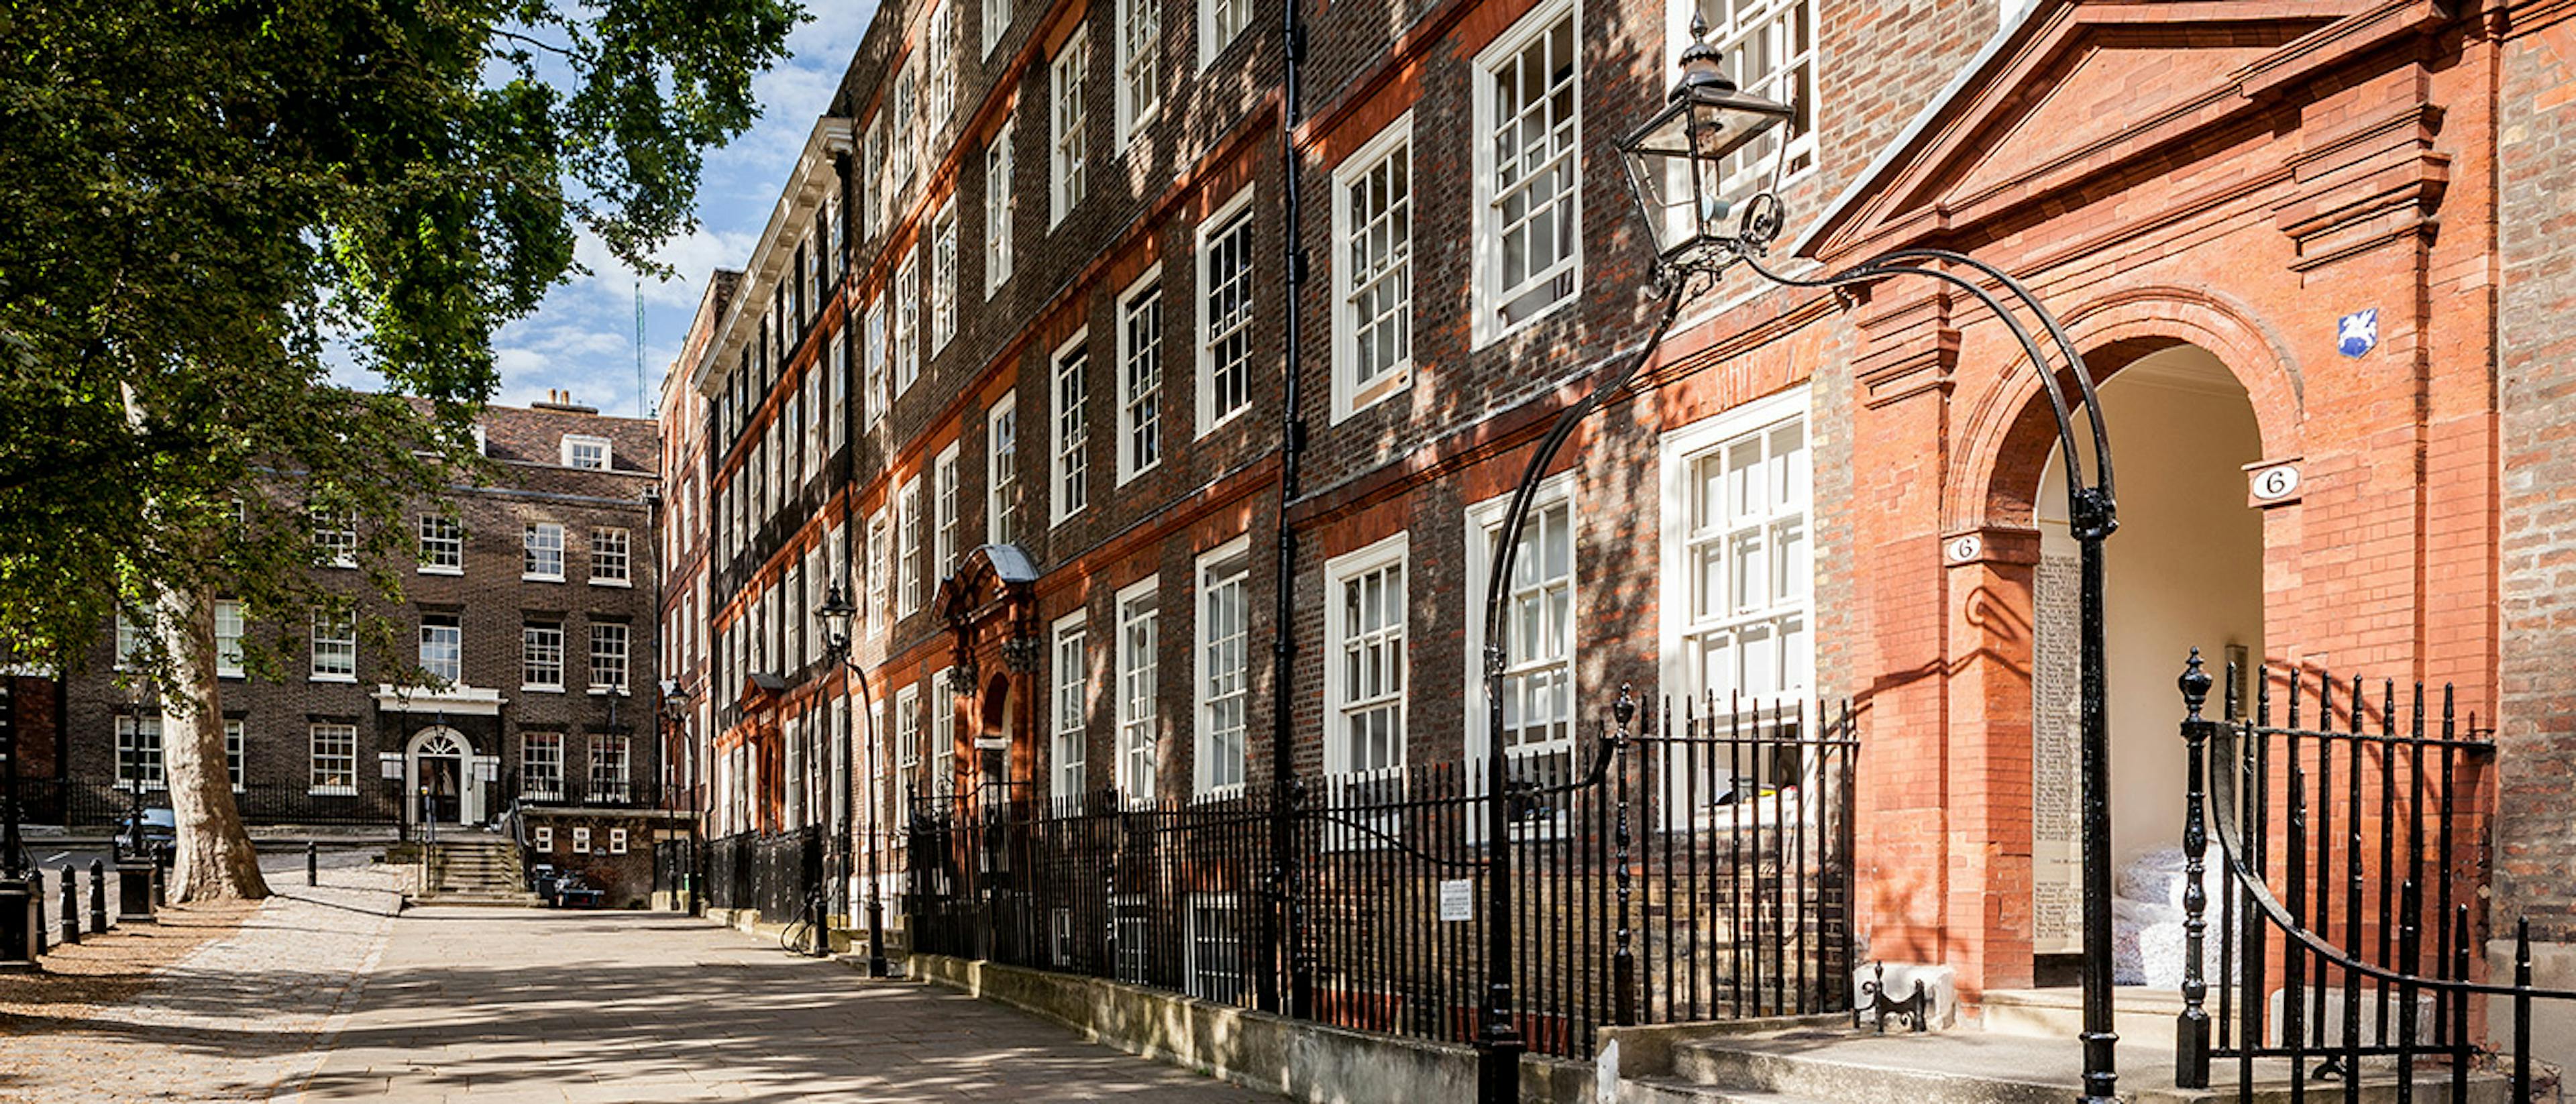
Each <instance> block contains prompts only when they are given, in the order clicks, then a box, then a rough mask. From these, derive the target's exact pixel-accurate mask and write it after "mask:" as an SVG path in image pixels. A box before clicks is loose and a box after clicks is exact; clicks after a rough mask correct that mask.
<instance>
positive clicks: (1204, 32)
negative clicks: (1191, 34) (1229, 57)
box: [1197, 0, 1252, 73]
mask: <svg viewBox="0 0 2576 1104" xmlns="http://www.w3.org/2000/svg"><path fill="white" fill-rule="evenodd" d="M1197 7H1198V16H1199V33H1198V39H1199V72H1202V73H1204V72H1207V69H1208V66H1211V65H1214V64H1216V59H1217V55H1219V54H1222V53H1224V52H1225V50H1226V47H1228V46H1232V45H1234V40H1235V39H1238V38H1241V37H1243V32H1245V31H1247V30H1249V29H1251V27H1252V0H1199V2H1198V4H1197ZM1229 13H1230V14H1231V15H1232V16H1233V18H1232V26H1226V25H1225V24H1226V22H1227V20H1226V19H1225V18H1224V17H1225V16H1226V15H1228V14H1229Z"/></svg>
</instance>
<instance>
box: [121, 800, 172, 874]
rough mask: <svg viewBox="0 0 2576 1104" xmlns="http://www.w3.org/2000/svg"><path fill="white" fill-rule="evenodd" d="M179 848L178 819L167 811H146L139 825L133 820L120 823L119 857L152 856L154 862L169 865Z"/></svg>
mask: <svg viewBox="0 0 2576 1104" xmlns="http://www.w3.org/2000/svg"><path fill="white" fill-rule="evenodd" d="M178 846H179V818H178V816H177V814H175V813H172V812H171V811H170V810H168V809H145V810H143V819H142V822H141V823H140V824H137V823H136V822H135V821H133V820H123V821H119V822H117V826H116V853H117V854H119V855H132V856H137V857H141V856H146V855H148V856H150V857H151V858H152V861H154V862H157V863H163V864H167V863H168V862H169V861H170V860H171V858H172V857H173V856H174V855H175V854H176V852H177V850H178Z"/></svg>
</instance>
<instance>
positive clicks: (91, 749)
mask: <svg viewBox="0 0 2576 1104" xmlns="http://www.w3.org/2000/svg"><path fill="white" fill-rule="evenodd" d="M479 424H480V425H481V427H482V429H483V437H484V451H485V455H486V456H488V457H489V458H490V459H491V460H492V461H493V463H494V469H493V470H494V471H495V472H496V473H497V474H498V479H496V480H495V481H494V482H493V483H492V484H491V485H476V486H465V487H456V488H453V489H452V490H451V491H450V493H449V498H448V503H447V512H448V513H449V514H450V515H451V516H452V517H453V518H454V520H456V521H457V522H459V523H460V524H461V525H462V527H463V564H462V567H461V568H460V569H458V570H456V571H454V572H439V571H435V570H428V569H422V568H417V567H408V566H406V567H400V568H395V569H394V570H395V571H396V572H397V575H398V578H399V583H400V586H401V588H402V593H401V600H400V603H399V604H395V603H391V602H388V601H386V600H385V599H384V598H383V597H381V596H380V595H377V594H375V593H373V591H372V590H371V589H370V588H369V586H368V584H367V583H366V581H365V580H364V579H363V578H362V577H361V576H362V574H363V572H361V571H360V570H358V569H355V568H349V569H342V568H330V567H325V568H318V569H316V570H317V571H318V572H320V573H321V574H322V576H323V578H324V581H325V584H326V585H327V586H329V587H331V588H332V589H334V590H340V591H343V592H345V593H349V594H351V595H354V596H357V597H358V599H359V602H360V605H359V610H360V617H361V619H362V620H363V619H366V618H373V617H382V618H384V619H385V621H386V623H387V625H388V627H389V634H390V635H389V640H388V641H387V642H379V641H376V640H374V639H372V638H370V637H369V636H368V635H367V634H365V633H363V632H362V633H360V635H359V644H358V648H357V658H356V673H355V675H354V676H346V677H333V676H331V675H328V674H319V675H317V674H316V673H315V672H314V669H313V665H312V661H311V655H310V652H309V648H310V643H309V641H310V637H311V633H310V632H309V631H307V629H306V627H305V626H301V625H298V626H291V627H289V626H279V625H273V624H262V623H260V622H259V621H258V620H257V615H256V611H252V612H251V619H250V620H249V622H248V624H247V627H246V633H245V635H246V638H248V639H251V640H255V641H258V642H260V643H262V644H263V645H265V646H267V647H269V648H271V649H274V651H275V654H276V658H277V660H278V664H279V667H280V671H279V675H280V677H279V678H277V679H275V680H271V679H266V678H259V677H251V678H238V677H233V676H225V677H224V678H222V680H221V683H220V686H219V687H218V696H219V707H220V709H221V710H222V712H223V715H224V716H225V717H226V718H227V719H228V720H238V721H240V722H242V725H243V739H242V754H243V762H242V775H243V778H242V782H243V786H242V787H241V788H240V789H239V791H238V792H239V797H238V800H239V803H240V804H241V805H242V807H243V810H244V815H245V818H246V819H248V820H250V822H251V823H253V824H262V823H296V822H299V821H303V820H323V821H330V822H348V821H355V822H367V821H378V822H382V823H386V824H392V823H395V822H397V821H398V820H399V821H408V820H410V819H413V818H414V817H415V816H416V815H417V805H418V800H417V791H416V789H415V791H414V796H413V799H412V800H409V801H406V800H404V795H403V793H402V791H403V790H404V788H405V787H406V786H409V785H415V783H416V782H417V779H413V780H409V781H406V780H404V779H388V778H385V777H383V776H382V773H381V772H380V770H379V757H380V756H386V755H392V756H404V755H407V754H408V753H410V752H411V751H412V750H413V745H414V744H415V743H416V742H417V741H419V740H420V739H421V738H423V736H424V734H426V733H429V732H430V731H431V730H432V729H435V728H438V727H441V726H444V727H445V728H448V729H451V730H453V731H454V732H455V733H456V734H457V735H458V736H459V737H461V739H462V741H463V744H464V750H465V751H466V753H467V754H468V755H470V756H473V757H475V758H477V759H488V760H489V762H490V766H489V767H488V768H486V769H488V770H489V771H490V773H491V775H492V776H491V777H489V778H487V779H483V780H480V781H476V780H473V779H471V778H470V777H469V778H468V779H467V780H465V784H466V785H468V786H471V787H473V788H474V793H473V796H472V798H471V799H470V800H471V804H472V805H473V806H474V808H476V809H477V810H479V815H476V816H474V817H472V818H471V819H473V820H475V821H478V822H479V821H488V820H490V819H491V818H494V817H497V816H498V815H499V814H500V813H501V811H502V810H503V808H504V807H505V806H507V805H508V804H509V802H510V801H512V800H513V799H514V798H517V797H518V796H519V793H518V792H517V790H515V789H513V787H514V786H517V785H518V784H519V782H520V780H521V771H522V767H523V764H524V763H525V756H524V740H523V739H522V736H523V734H525V733H529V732H542V733H554V734H560V735H561V736H562V745H563V749H564V752H563V776H564V779H565V787H564V789H563V790H562V791H561V792H560V793H559V794H558V795H557V796H553V797H546V798H536V797H532V798H531V799H530V800H531V801H532V802H537V801H543V802H556V803H560V802H565V801H570V802H575V803H584V802H587V801H591V800H596V801H600V802H604V803H608V804H616V805H635V804H646V803H650V802H652V801H655V800H658V795H657V794H656V792H655V790H654V786H653V783H654V782H655V781H656V780H657V779H658V777H659V774H660V756H659V754H658V752H657V750H656V748H655V741H654V740H653V738H652V737H653V734H654V732H655V727H654V726H655V720H654V715H653V703H654V700H655V698H654V692H653V687H654V685H655V680H656V678H657V668H656V651H657V647H658V627H659V619H658V618H657V617H656V616H655V607H656V598H657V595H658V593H659V588H658V585H657V583H656V572H655V564H656V559H657V557H656V556H655V548H654V542H653V540H652V537H653V530H654V522H653V518H652V516H651V515H650V513H649V512H648V503H647V501H646V496H645V494H644V492H645V491H646V490H647V489H649V488H650V487H651V486H652V483H653V470H652V468H653V464H654V462H655V458H656V457H657V455H658V453H659V449H660V446H659V443H658V441H657V440H656V437H655V433H654V427H653V425H652V423H650V422H644V421H637V420H633V419H624V418H611V417H602V416H600V415H599V414H597V413H596V412H594V411H592V410H591V409H590V408H588V407H580V406H573V405H569V404H568V403H558V404H553V405H541V406H538V407H535V408H530V409H520V408H510V407H497V406H496V407H490V408H488V409H487V410H486V411H485V412H484V414H483V415H482V417H481V419H480V420H479ZM567 435H576V436H585V437H597V438H603V439H605V440H606V441H607V442H608V444H609V467H608V469H606V470H584V469H576V468H573V467H569V466H566V464H565V463H564V452H563V439H564V438H565V437H566V436H567ZM436 512H438V511H436V510H432V509H430V508H426V507H424V508H421V509H415V510H411V511H407V512H406V513H405V515H404V519H403V521H402V524H403V525H405V526H406V527H413V526H416V525H417V524H418V523H419V519H420V517H422V516H423V515H426V514H431V513H436ZM535 523H548V524H557V525H561V526H562V527H563V531H564V550H563V578H562V579H561V580H560V581H542V580H536V579H529V578H525V577H524V576H525V574H526V572H525V568H526V566H527V564H526V556H527V549H526V547H525V544H526V541H525V530H526V527H527V526H529V525H531V524H535ZM603 530H624V531H625V534H626V549H625V555H626V561H627V571H626V578H625V579H623V580H617V579H615V578H613V572H606V571H602V570H601V569H600V567H599V561H598V552H599V549H598V548H597V547H596V546H595V540H596V539H597V538H596V534H598V533H600V532H601V531H603ZM406 535H407V536H408V535H410V534H406ZM404 543H405V544H406V545H411V546H412V547H417V545H414V544H412V542H411V541H409V540H406V541H405V542H404ZM612 562H613V561H612ZM425 616H446V617H453V618H454V619H455V623H456V624H457V626H458V628H459V630H460V633H461V640H462V650H461V664H460V668H461V669H460V674H461V678H460V679H459V680H458V683H459V685H457V686H456V687H454V688H452V689H450V690H445V691H442V690H436V689H431V688H429V687H427V686H417V687H415V688H413V689H410V690H403V689H400V688H398V687H399V686H400V684H403V683H405V682H407V681H410V680H409V678H408V676H409V674H410V673H411V672H413V671H415V670H416V669H417V668H418V666H419V664H420V663H421V655H420V653H419V652H418V650H417V648H418V645H417V643H416V642H417V641H418V640H419V638H420V632H421V625H422V620H423V618H424V617H425ZM532 623H542V624H548V625H557V626H560V628H561V630H562V633H563V641H564V644H563V657H562V679H561V681H562V689H560V690H550V689H540V688H532V687H529V686H527V685H526V684H525V682H524V681H523V677H522V676H523V674H524V673H525V672H524V669H523V667H522V660H523V658H524V656H523V654H522V651H523V648H522V645H523V640H522V629H523V627H524V626H526V625H528V624H532ZM593 625H619V626H624V627H625V629H626V631H627V655H626V673H625V678H624V683H623V685H622V686H620V687H616V688H593V687H591V686H590V683H591V681H592V678H591V669H590V667H591V665H590V662H589V661H590V640H591V626H593ZM114 649H115V643H114V633H113V632H107V633H103V634H102V638H101V640H100V642H99V644H98V645H97V646H96V647H95V648H94V649H93V650H92V654H91V656H90V660H89V664H88V668H87V670H86V672H84V673H82V674H80V675H78V676H76V677H74V678H73V679H72V680H71V681H70V682H69V683H68V684H67V686H66V689H65V695H66V698H67V703H68V704H67V708H66V714H67V724H68V726H69V733H70V739H69V740H68V747H69V750H70V761H69V763H68V765H67V771H66V774H67V777H68V778H70V779H71V780H72V782H73V783H74V784H75V785H79V786H86V787H89V788H91V789H98V790H105V789H108V788H112V787H114V786H115V785H116V783H117V780H118V773H117V771H118V766H117V764H118V757H117V750H118V728H119V724H120V719H121V718H126V717H150V716H153V715H155V714H156V712H157V710H156V708H155V706H154V704H153V703H152V702H151V701H149V700H148V699H147V698H145V697H143V696H141V695H140V694H139V693H138V692H137V691H134V690H131V689H129V688H126V687H124V686H122V685H120V679H119V676H118V675H117V673H116V671H115V659H116V656H115V651H114ZM603 670H605V669H604V668H603ZM322 725H348V726H352V727H354V729H355V755H356V762H355V785H354V786H353V787H351V788H350V789H351V790H353V791H354V792H335V791H332V790H329V789H325V788H322V787H319V786H317V784H316V778H315V773H314V772H315V759H314V747H315V743H314V740H315V736H314V732H315V728H316V726H322ZM611 740H615V741H622V742H623V743H624V744H625V745H626V747H627V748H628V752H627V755H628V762H627V764H626V768H625V773H624V777H625V779H626V784H625V786H624V788H623V792H619V789H618V787H616V786H614V785H613V784H604V785H603V787H596V788H595V787H593V786H592V785H591V781H592V760H593V757H594V755H595V754H597V752H598V749H600V748H603V747H606V746H608V744H607V743H606V741H611ZM433 766H435V764H434V765H433ZM464 773H465V774H467V775H469V776H471V775H473V774H475V773H477V772H476V770H475V768H473V767H471V766H467V767H466V768H465V771H464ZM594 790H595V791H596V792H594ZM441 796H442V798H443V800H442V801H441V805H440V807H441V812H440V817H441V819H443V820H453V819H455V818H456V817H457V816H458V815H459V814H460V813H461V812H464V811H465V810H464V809H463V808H461V807H460V806H461V805H462V804H463V802H464V801H465V798H464V795H463V794H460V793H458V792H456V791H453V790H449V791H447V792H445V793H444V794H442V795H441Z"/></svg>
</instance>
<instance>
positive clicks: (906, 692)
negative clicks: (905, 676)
mask: <svg viewBox="0 0 2576 1104" xmlns="http://www.w3.org/2000/svg"><path fill="white" fill-rule="evenodd" d="M894 770H895V774H894V801H895V805H894V822H895V823H897V824H903V823H907V822H909V821H910V820H911V819H912V787H913V784H914V783H915V782H917V781H919V780H920V774H921V684H920V683H917V682H916V683H913V684H912V685H910V686H906V687H903V688H901V689H898V690H896V691H895V692H894Z"/></svg>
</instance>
